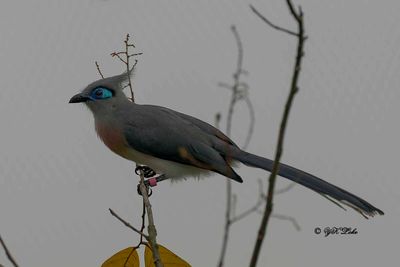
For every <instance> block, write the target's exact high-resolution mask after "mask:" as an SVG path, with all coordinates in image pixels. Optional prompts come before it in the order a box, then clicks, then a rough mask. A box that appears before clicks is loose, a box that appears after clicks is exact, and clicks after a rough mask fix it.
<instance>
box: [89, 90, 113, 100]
mask: <svg viewBox="0 0 400 267" xmlns="http://www.w3.org/2000/svg"><path fill="white" fill-rule="evenodd" d="M110 97H113V92H112V91H111V90H110V89H107V88H105V87H97V88H95V89H93V91H92V92H91V93H90V99H92V100H98V99H107V98H110Z"/></svg>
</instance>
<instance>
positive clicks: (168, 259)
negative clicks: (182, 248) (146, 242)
mask: <svg viewBox="0 0 400 267" xmlns="http://www.w3.org/2000/svg"><path fill="white" fill-rule="evenodd" d="M158 251H159V252H160V257H161V262H162V263H163V265H164V267H191V266H190V264H189V263H187V262H186V261H184V260H183V259H181V258H179V257H178V256H177V255H175V254H174V253H173V252H171V251H170V250H168V249H167V248H165V247H163V246H161V245H158ZM144 262H145V266H146V267H154V266H155V265H154V262H153V253H152V252H151V249H150V248H148V247H147V246H146V248H145V250H144Z"/></svg>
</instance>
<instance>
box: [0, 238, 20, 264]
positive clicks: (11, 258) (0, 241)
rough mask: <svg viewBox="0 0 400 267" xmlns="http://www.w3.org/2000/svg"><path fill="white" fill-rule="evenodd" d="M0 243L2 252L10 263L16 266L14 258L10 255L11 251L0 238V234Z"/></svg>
mask: <svg viewBox="0 0 400 267" xmlns="http://www.w3.org/2000/svg"><path fill="white" fill-rule="evenodd" d="M0 243H1V245H2V246H3V249H4V252H5V253H6V255H7V258H8V260H9V261H10V262H11V263H12V265H13V266H14V267H18V264H17V262H16V261H15V259H14V257H13V256H12V254H11V252H10V251H9V250H8V248H7V246H6V243H4V241H3V238H1V235H0Z"/></svg>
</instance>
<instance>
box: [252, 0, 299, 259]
mask: <svg viewBox="0 0 400 267" xmlns="http://www.w3.org/2000/svg"><path fill="white" fill-rule="evenodd" d="M286 2H287V5H288V8H289V10H290V12H291V14H292V16H293V17H294V19H295V20H296V21H297V24H298V34H296V36H297V37H298V42H297V54H296V60H295V64H294V69H293V76H292V81H291V85H290V92H289V95H288V98H287V101H286V104H285V109H284V112H283V116H282V121H281V124H280V129H279V135H278V141H277V148H276V153H275V159H274V165H273V168H272V171H271V175H270V176H269V185H268V191H267V192H268V193H267V202H266V206H265V210H264V215H263V218H262V220H261V225H260V228H259V230H258V234H257V239H256V242H255V246H254V250H253V254H252V257H251V261H250V266H251V267H255V266H256V265H257V261H258V257H259V254H260V250H261V246H262V243H263V241H264V237H265V233H266V231H267V225H268V221H269V218H270V216H271V213H272V209H273V197H274V190H275V189H274V188H275V181H276V176H277V173H278V170H279V160H280V158H281V156H282V153H283V142H284V136H285V130H286V125H287V121H288V118H289V113H290V110H291V107H292V103H293V100H294V96H295V95H296V93H297V91H298V85H297V81H298V78H299V74H300V70H301V61H302V58H303V55H304V51H303V45H304V41H305V36H304V25H303V13H302V12H301V9H300V11H299V14H297V13H296V12H295V10H294V8H293V4H292V2H291V1H290V0H287V1H286ZM252 10H253V9H252ZM253 11H254V10H253ZM266 23H267V24H268V25H269V26H271V25H270V23H268V22H266ZM273 28H275V27H273ZM275 29H276V28H275ZM277 30H280V31H282V30H281V29H277ZM288 34H291V35H293V33H288Z"/></svg>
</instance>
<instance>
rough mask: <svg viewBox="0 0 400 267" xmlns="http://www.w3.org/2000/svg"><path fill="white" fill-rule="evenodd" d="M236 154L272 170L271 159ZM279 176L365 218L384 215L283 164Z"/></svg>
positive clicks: (249, 163)
mask: <svg viewBox="0 0 400 267" xmlns="http://www.w3.org/2000/svg"><path fill="white" fill-rule="evenodd" d="M235 152H236V153H233V154H234V155H232V156H233V158H234V159H236V160H239V161H241V162H242V163H244V164H246V165H249V166H252V167H257V168H261V169H264V170H267V171H271V170H272V166H273V161H272V160H270V159H266V158H263V157H259V156H257V155H254V154H250V153H248V152H245V151H235ZM278 174H279V176H282V177H285V178H287V179H289V180H292V181H294V182H296V183H298V184H301V185H303V186H305V187H308V188H310V189H311V190H314V191H315V192H317V193H319V194H322V195H323V196H325V197H327V198H328V199H329V198H330V197H331V198H334V199H336V200H337V201H339V202H340V203H342V204H344V205H347V206H349V207H351V208H353V209H355V210H356V211H358V212H360V213H361V214H362V215H363V216H364V217H366V215H369V216H371V217H372V216H374V215H376V214H377V213H378V214H380V215H383V214H384V213H383V211H381V210H380V209H378V208H376V207H374V206H372V205H371V204H370V203H368V202H367V201H365V200H364V199H362V198H360V197H358V196H356V195H353V194H352V193H350V192H347V191H346V190H344V189H342V188H339V187H337V186H335V185H333V184H331V183H328V182H326V181H324V180H322V179H320V178H318V177H315V176H314V175H312V174H309V173H306V172H304V171H301V170H299V169H296V168H294V167H291V166H289V165H286V164H283V163H281V164H280V165H279V172H278ZM330 200H331V199H330ZM332 201H333V200H332ZM366 218H367V217H366Z"/></svg>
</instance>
